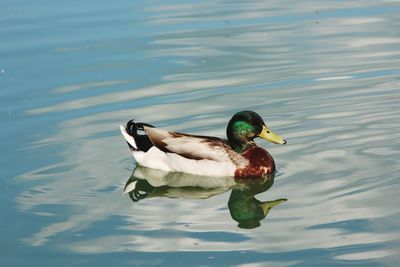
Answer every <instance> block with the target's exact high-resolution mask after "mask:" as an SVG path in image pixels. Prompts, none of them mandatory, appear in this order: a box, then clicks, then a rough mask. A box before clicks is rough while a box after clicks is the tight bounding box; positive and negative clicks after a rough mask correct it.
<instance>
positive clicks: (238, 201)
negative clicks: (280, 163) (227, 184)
mask: <svg viewBox="0 0 400 267" xmlns="http://www.w3.org/2000/svg"><path fill="white" fill-rule="evenodd" d="M273 181H274V176H273V175H272V176H269V177H263V178H261V179H259V180H249V181H247V182H245V181H242V182H241V183H240V185H239V186H238V187H236V188H233V189H232V193H231V196H230V198H229V202H228V207H229V211H230V213H231V216H232V219H234V220H235V221H237V222H238V223H239V225H238V226H239V227H240V228H246V229H251V228H256V227H258V226H260V221H261V220H262V219H264V218H265V217H266V216H267V214H268V212H269V211H270V210H271V208H273V207H274V206H276V205H279V204H280V203H283V202H285V201H287V199H277V200H274V201H265V202H261V201H259V200H257V199H256V198H255V197H254V195H256V194H258V193H261V192H264V191H266V190H267V189H269V188H270V187H271V186H272V184H273Z"/></svg>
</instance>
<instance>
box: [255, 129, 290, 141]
mask: <svg viewBox="0 0 400 267" xmlns="http://www.w3.org/2000/svg"><path fill="white" fill-rule="evenodd" d="M258 136H259V137H261V138H262V139H265V140H267V141H270V142H272V143H275V144H281V145H284V144H286V140H284V139H283V138H282V137H280V136H279V135H277V134H276V133H274V132H273V131H271V130H270V129H268V128H267V126H265V125H264V126H263V128H262V130H261V133H260V134H259V135H258Z"/></svg>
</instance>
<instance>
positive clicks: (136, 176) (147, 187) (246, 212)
mask: <svg viewBox="0 0 400 267" xmlns="http://www.w3.org/2000/svg"><path fill="white" fill-rule="evenodd" d="M274 176H275V174H274V173H273V174H270V175H268V176H264V177H259V178H252V179H235V178H232V177H218V178H215V177H207V176H198V175H192V174H187V173H177V172H164V171H161V170H156V169H150V168H146V167H142V166H139V165H138V166H137V167H136V168H135V170H134V171H133V173H132V175H131V177H130V178H129V179H128V181H127V182H126V185H125V188H124V193H125V194H128V195H129V197H130V198H131V200H132V201H134V202H137V201H139V200H142V199H145V198H150V197H166V198H188V199H206V198H210V197H212V196H215V195H219V194H222V193H224V192H227V191H228V190H231V194H230V197H229V201H228V207H229V211H230V214H231V217H232V218H233V219H234V220H235V221H237V222H238V223H239V224H238V226H239V227H240V228H246V229H251V228H256V227H258V226H260V221H261V220H262V219H264V218H265V217H266V216H267V215H268V213H269V211H270V210H271V209H272V208H273V207H275V206H277V205H279V204H281V203H283V202H286V201H287V199H283V198H282V199H276V200H272V201H264V202H263V201H259V200H258V199H256V198H255V195H257V194H260V193H262V192H265V191H267V190H268V189H269V188H270V187H271V186H272V185H273V183H274Z"/></svg>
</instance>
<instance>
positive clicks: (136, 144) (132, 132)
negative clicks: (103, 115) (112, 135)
mask: <svg viewBox="0 0 400 267" xmlns="http://www.w3.org/2000/svg"><path fill="white" fill-rule="evenodd" d="M143 126H147V127H152V128H154V126H153V125H150V124H147V123H144V122H137V123H136V122H134V120H130V121H128V123H127V124H126V127H124V126H122V125H120V126H119V128H120V130H121V133H122V135H123V136H124V138H125V140H126V142H127V143H128V146H129V148H130V149H131V150H133V151H144V152H146V151H148V150H149V149H150V148H151V147H152V146H153V143H152V142H151V140H150V138H149V137H148V136H147V134H146V132H144V128H143ZM138 131H143V134H138Z"/></svg>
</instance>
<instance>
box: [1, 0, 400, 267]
mask: <svg viewBox="0 0 400 267" xmlns="http://www.w3.org/2000/svg"><path fill="white" fill-rule="evenodd" d="M399 14H400V3H399V2H398V1H395V0H379V1H376V0H374V1H372V0H364V1H361V0H356V1H328V0H323V1H312V0H308V1H293V0H292V1H250V2H239V1H128V0H123V1H118V2H113V3H111V2H110V1H101V0H100V1H93V0H89V1H84V2H82V1H76V0H72V1H49V0H38V1H20V0H12V1H11V0H3V1H2V8H1V9H0V25H1V27H0V36H1V42H0V89H1V90H0V104H1V105H0V120H1V125H2V130H1V131H0V140H1V150H0V153H1V157H0V167H1V168H0V207H1V210H2V216H1V217H2V219H1V220H0V233H1V241H0V266H5V267H6V266H110V265H114V266H242V267H250V266H251V267H253V266H348V265H354V266H398V263H399V262H400V258H399V256H398V255H399V251H400V238H399V237H400V231H399V227H398V222H399V221H400V208H399V207H400V205H399V204H400V201H399V194H398V192H399V189H400V182H399V174H400V142H399V140H400V131H399V122H400V109H399V104H400V49H399V48H400V31H399V29H400V15H399ZM244 109H246V110H247V109H249V110H254V111H256V112H258V113H259V114H260V115H261V116H262V117H263V118H264V119H265V121H266V122H267V124H268V125H269V126H270V127H271V129H273V130H274V131H276V132H278V133H279V134H280V135H282V136H283V137H285V138H286V139H287V140H288V144H287V145H286V146H276V145H273V144H267V143H265V142H264V141H258V143H259V144H260V145H261V146H263V147H265V148H266V149H268V151H269V152H270V153H271V154H272V155H273V157H274V159H275V161H276V163H277V169H278V171H277V174H276V175H275V181H274V185H273V187H271V188H270V189H268V191H264V192H261V193H260V192H258V194H257V195H256V196H255V197H256V199H258V200H260V201H270V200H275V199H288V200H287V202H285V203H282V204H280V205H279V206H276V207H274V208H273V209H271V210H270V212H269V214H268V216H267V217H266V218H265V219H262V220H261V223H260V225H259V226H258V227H254V228H252V229H245V228H241V227H239V226H238V223H237V222H236V221H235V220H233V219H232V217H231V214H230V210H229V208H228V199H229V196H230V194H231V191H230V189H229V190H228V188H225V189H226V190H225V189H224V190H222V189H221V190H220V191H218V190H217V191H213V192H212V193H210V192H208V194H207V193H206V192H205V191H201V190H200V191H196V190H194V189H193V188H192V189H190V190H192V191H189V195H187V194H188V191H179V190H178V191H174V190H169V189H168V190H169V191H168V190H167V191H162V194H161V193H160V194H159V195H154V193H153V195H152V196H151V197H148V198H145V199H142V200H140V201H138V202H132V201H131V199H130V198H129V196H128V195H127V194H123V191H124V186H125V183H126V182H127V180H128V179H129V177H130V176H131V174H132V172H133V170H134V168H135V162H134V161H133V159H132V157H131V155H130V151H129V149H128V147H127V145H126V143H125V142H124V140H123V138H122V136H121V135H120V133H119V124H124V123H125V122H126V121H128V120H129V119H132V118H136V119H137V120H140V121H146V122H148V123H151V124H154V125H157V126H158V127H162V128H166V129H169V130H176V131H181V132H188V133H193V134H205V135H215V136H220V137H224V136H225V128H226V124H227V122H228V120H229V119H230V117H231V116H232V115H233V114H234V113H235V112H237V111H239V110H244ZM153 185H154V184H153ZM163 190H165V188H164V189H163ZM193 190H194V191H193ZM185 194H186V195H185ZM188 196H190V197H188Z"/></svg>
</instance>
